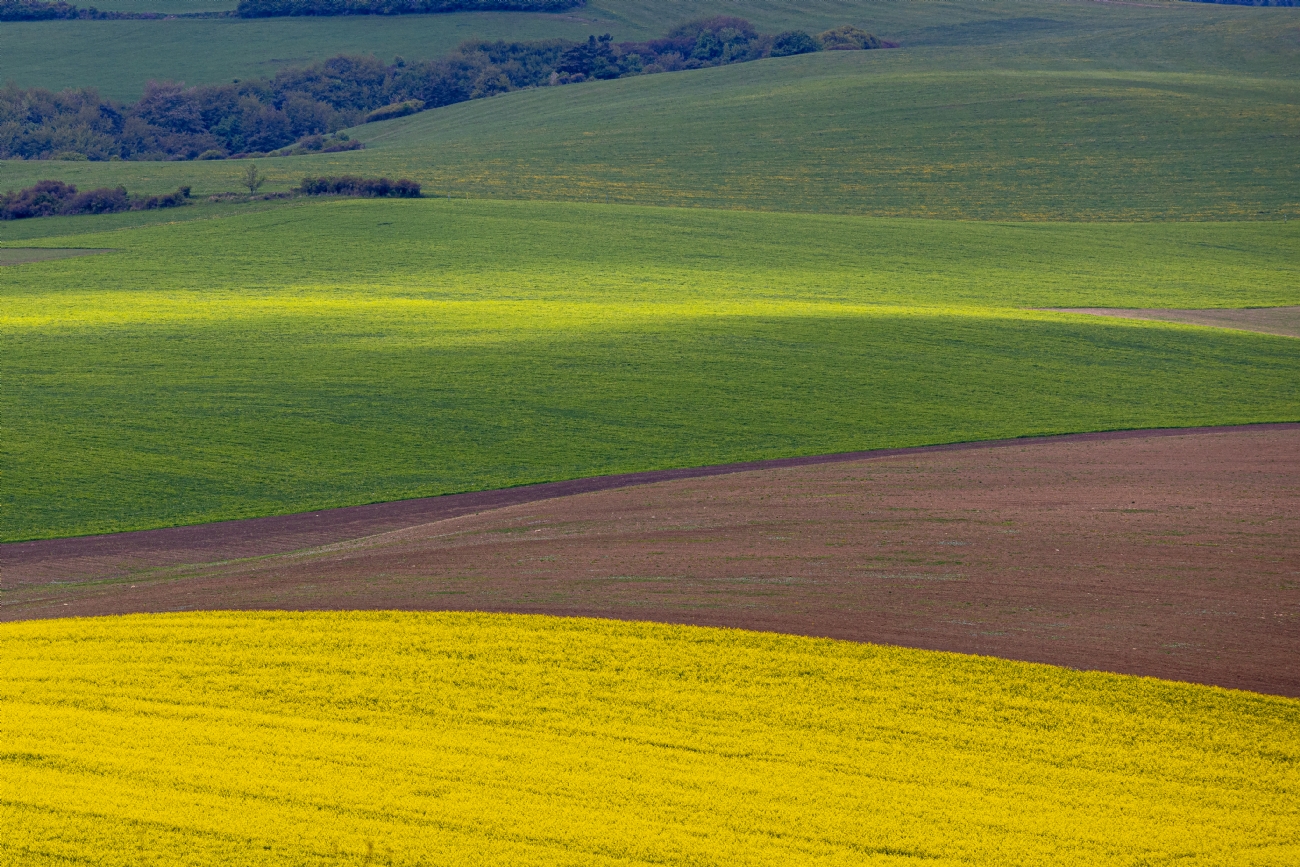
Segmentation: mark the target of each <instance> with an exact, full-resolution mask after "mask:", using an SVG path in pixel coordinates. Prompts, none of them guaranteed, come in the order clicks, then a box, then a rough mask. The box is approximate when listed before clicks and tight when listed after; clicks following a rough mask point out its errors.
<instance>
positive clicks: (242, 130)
mask: <svg viewBox="0 0 1300 867" xmlns="http://www.w3.org/2000/svg"><path fill="white" fill-rule="evenodd" d="M881 47H892V43H887V42H884V41H882V40H880V39H877V38H876V37H875V36H872V35H871V34H870V33H866V32H865V31H862V30H859V29H858V28H855V27H850V26H847V25H846V26H844V27H838V28H835V29H833V30H828V31H826V32H825V33H822V34H819V35H817V36H812V35H810V34H807V33H803V32H800V31H791V32H788V33H780V34H775V35H763V34H760V33H758V32H757V31H756V30H755V29H754V27H753V25H751V24H750V23H749V22H748V21H745V20H743V19H740V18H727V17H718V18H709V19H704V20H700V21H694V22H690V23H688V24H684V25H682V26H681V27H678V28H676V29H675V30H673V31H672V32H671V33H669V34H668V35H667V36H665V37H663V38H662V39H655V40H651V41H649V42H622V43H615V42H613V40H612V39H611V38H610V37H609V36H608V35H605V36H600V37H597V36H592V37H590V38H589V39H588V40H587V41H586V42H570V41H565V40H558V39H553V40H545V41H539V42H500V41H498V42H467V43H465V44H462V45H461V46H460V47H459V48H458V49H457V50H456V51H454V52H453V53H452V54H450V55H448V56H446V57H443V58H439V59H437V60H427V61H420V62H412V63H407V62H406V61H405V60H403V59H402V58H400V57H399V58H396V59H395V60H394V61H393V62H392V63H384V62H383V61H381V60H378V59H376V58H374V57H350V56H339V57H332V58H330V59H329V60H325V61H323V62H320V63H315V64H312V65H310V66H301V67H286V68H284V69H281V70H280V71H279V72H277V73H276V74H275V76H274V77H273V78H270V79H266V78H258V79H252V80H247V81H235V82H232V83H230V84H218V85H202V86H199V87H189V88H187V87H184V86H183V85H181V84H177V83H174V82H150V83H149V84H148V85H147V86H146V87H145V91H144V94H143V96H142V97H141V98H140V100H139V101H137V102H135V103H133V104H130V105H124V104H121V103H116V102H113V101H111V100H106V99H103V98H101V97H100V96H99V94H98V92H97V91H96V90H94V89H93V88H81V89H75V90H64V91H61V92H59V93H53V92H51V91H49V90H45V89H42V88H27V89H24V88H20V87H17V86H16V85H14V84H9V85H7V86H5V87H4V88H0V158H4V159H15V158H20V159H64V160H66V159H73V160H113V159H120V160H167V159H182V160H188V159H224V158H230V157H250V156H268V155H270V156H285V155H290V154H298V153H309V152H315V151H325V152H329V151H337V150H348V149H353V148H357V147H360V146H361V145H360V143H358V142H355V141H352V140H351V139H349V138H348V136H347V135H346V134H345V133H341V132H340V131H341V130H344V129H346V128H349V127H353V126H357V125H359V124H362V123H366V122H369V121H375V120H382V119H386V118H389V117H397V116H400V115H402V114H409V113H411V112H413V111H421V110H425V109H430V108H437V107H439V106H444V105H450V104H452V103H457V102H464V101H466V100H471V99H479V98H481V97H486V96H493V95H495V94H498V93H505V92H508V91H513V90H519V89H521V88H527V87H540V86H548V85H563V84H571V83H575V82H581V81H587V80H590V79H609V78H619V77H624V76H630V75H646V74H652V73H657V72H669V71H673V70H679V69H699V68H701V67H706V66H720V65H723V64H729V63H740V62H744V61H749V60H757V59H759V58H763V57H779V56H784V55H791V54H801V53H805V52H810V51H820V50H846V49H868V48H881Z"/></svg>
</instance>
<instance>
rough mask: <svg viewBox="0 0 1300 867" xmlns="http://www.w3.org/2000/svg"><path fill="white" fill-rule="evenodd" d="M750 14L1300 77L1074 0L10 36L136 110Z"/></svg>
mask: <svg viewBox="0 0 1300 867" xmlns="http://www.w3.org/2000/svg"><path fill="white" fill-rule="evenodd" d="M95 5H98V6H101V7H103V8H106V9H129V10H131V11H147V10H148V9H149V8H154V7H156V8H157V9H158V10H160V11H168V12H186V11H200V7H207V8H212V9H221V8H229V6H230V5H233V4H229V3H226V2H213V3H204V2H200V0H159V2H158V3H151V2H149V0H106V2H103V3H98V4H95ZM718 14H723V15H741V16H743V17H745V18H748V19H750V20H751V21H753V22H754V24H755V25H757V26H758V27H759V28H760V29H761V30H763V31H765V32H769V33H775V32H779V31H782V30H787V29H790V28H801V29H805V30H808V31H811V32H817V31H819V30H823V29H826V28H828V27H833V26H836V25H838V24H845V23H850V24H855V25H858V26H861V27H864V28H866V29H868V30H871V31H873V32H876V33H878V34H880V35H881V36H884V37H887V38H890V39H893V40H896V41H899V42H901V43H903V45H904V46H906V49H907V50H908V51H909V52H912V53H916V54H921V55H924V56H925V57H928V58H930V60H929V63H931V64H937V65H938V66H939V68H942V67H943V63H944V58H945V57H946V56H947V55H948V54H949V53H951V52H953V51H954V50H965V51H968V52H971V53H973V54H974V55H975V56H977V57H979V58H981V59H982V60H984V61H987V62H989V63H991V64H993V65H995V66H1002V67H1005V68H1029V69H1038V68H1058V69H1074V70H1079V69H1121V70H1134V69H1141V70H1151V71H1164V72H1198V73H1205V72H1211V73H1212V72H1231V73H1235V74H1249V75H1255V76H1262V77H1272V78H1295V77H1296V74H1297V70H1300V63H1297V56H1298V55H1300V38H1298V35H1300V13H1297V11H1296V10H1295V9H1285V8H1284V9H1274V8H1268V9H1263V8H1241V7H1236V8H1234V7H1223V6H1216V5H1211V4H1202V3H1184V2H1156V3H1150V4H1131V5H1122V4H1105V5H1103V4H1097V3H1088V2H1076V0H998V2H985V0H933V2H919V0H918V2H872V3H864V2H858V0H804V2H800V3H799V4H790V3H787V2H781V0H755V2H746V3H744V4H743V6H742V5H739V4H736V3H734V2H726V0H592V2H590V3H588V4H587V5H586V6H583V7H582V8H580V9H576V10H573V11H572V12H569V13H564V14H560V15H537V14H526V13H460V14H453V15H403V16H391V17H387V16H373V17H369V16H361V17H345V18H311V17H305V18H278V19H262V20H254V21H246V20H240V19H174V20H166V21H49V22H33V23H6V24H5V25H4V26H3V27H0V80H2V81H9V80H13V81H15V82H16V83H18V84H19V85H22V86H24V87H36V86H40V87H49V88H53V89H59V88H64V87H81V86H87V85H93V86H95V87H98V88H99V89H100V91H101V92H102V93H103V94H105V95H106V96H111V97H113V98H115V99H121V100H134V99H137V98H139V95H140V93H141V91H142V89H143V88H144V85H145V83H146V82H147V81H149V80H150V79H167V80H174V81H184V82H186V83H188V84H206V83H220V82H224V81H229V80H231V79H234V78H251V77H254V76H259V75H270V74H273V73H274V71H275V70H276V69H277V68H279V67H281V66H284V65H291V64H302V63H307V62H310V61H313V60H319V59H323V58H325V57H329V56H331V55H333V54H338V53H352V54H371V53H373V54H375V55H376V56H378V57H381V58H383V59H385V60H388V59H391V58H392V57H393V56H394V55H401V56H403V57H406V58H408V59H412V58H431V57H437V56H439V55H442V54H444V53H446V52H447V51H448V50H450V49H451V48H453V47H454V46H455V45H457V44H458V43H460V42H461V41H462V40H465V39H470V38H489V39H498V38H499V39H543V38H552V37H564V38H570V39H580V38H585V36H586V35H587V34H590V33H605V32H609V33H612V34H613V35H614V37H615V38H616V39H620V40H621V39H647V38H653V37H656V36H661V35H663V33H664V32H665V31H667V30H668V29H670V28H671V27H673V26H674V25H675V24H678V23H680V22H682V21H686V20H689V19H692V18H698V17H700V16H704V15H718Z"/></svg>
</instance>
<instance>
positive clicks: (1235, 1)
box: [1195, 0, 1300, 6]
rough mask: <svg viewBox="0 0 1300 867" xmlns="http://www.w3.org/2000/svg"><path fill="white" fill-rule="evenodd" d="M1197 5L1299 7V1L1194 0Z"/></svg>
mask: <svg viewBox="0 0 1300 867" xmlns="http://www.w3.org/2000/svg"><path fill="white" fill-rule="evenodd" d="M1195 2H1197V3H1219V4H1221V5H1224V6H1300V0H1195Z"/></svg>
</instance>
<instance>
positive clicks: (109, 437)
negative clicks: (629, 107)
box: [0, 200, 1300, 541]
mask: <svg viewBox="0 0 1300 867" xmlns="http://www.w3.org/2000/svg"><path fill="white" fill-rule="evenodd" d="M1297 231H1300V226H1293V225H1292V224H1283V223H1231V224H1143V225H1122V226H1115V225H1082V224H1033V225H1029V224H975V223H943V222H934V221H924V220H880V219H871V218H860V217H830V216H817V215H792V214H757V213H743V212H723V211H697V210H671V209H660V208H627V207H602V206H591V205H578V204H550V203H523V202H466V201H448V200H416V201H410V202H382V201H370V202H364V201H363V202H357V201H339V202H325V203H312V204H302V205H295V206H292V207H289V208H283V209H277V210H273V211H266V212H260V213H251V214H242V215H239V216H231V217H227V218H222V219H213V220H200V221H193V222H186V223H178V224H174V225H159V226H145V227H139V228H135V229H131V230H127V231H116V232H107V233H102V234H97V235H79V236H70V237H65V238H60V239H46V240H45V241H42V242H41V243H42V244H50V245H56V246H69V245H74V244H84V245H85V246H87V247H95V248H104V247H110V246H111V247H115V248H117V249H119V250H120V251H121V252H118V253H113V254H108V255H104V256H91V257H81V258H77V259H64V260H59V261H47V262H38V263H32V264H27V265H21V266H15V267H7V268H4V269H0V294H2V295H3V297H4V299H5V306H4V314H3V318H2V319H0V329H3V332H4V335H5V340H4V342H3V345H2V346H0V356H2V357H3V361H4V364H5V367H6V369H7V370H8V371H9V372H10V374H11V378H10V380H9V381H10V383H11V387H10V388H8V389H6V390H5V392H4V395H3V400H4V401H5V410H6V411H5V413H4V425H5V433H6V437H5V442H4V450H5V454H6V459H7V462H8V464H9V467H10V468H11V469H10V470H9V472H8V473H7V479H6V486H5V489H4V492H3V494H2V495H0V496H3V504H4V506H5V509H4V515H3V519H2V521H0V527H2V528H3V529H2V532H0V536H2V537H3V538H4V539H6V540H10V541H12V540H19V539H31V538H41V537H47V538H48V537H54V536H70V535H86V534H92V533H104V532H113V531H119V530H129V529H143V528H148V527H159V526H174V525H179V524H198V523H206V522H209V521H214V520H225V519H231V518H240V517H252V516H257V515H269V514H287V513H293V512H300V511H307V510H312V509H321V508H328V507H333V506H344V505H352V504H357V503H367V502H382V501H388V500H396V499H407V498H412V497H420V496H432V495H437V494H442V493H449V492H454V491H469V490H485V489H493V488H503V487H510V486H515V485H521V484H528V483H533V482H541V481H547V480H554V479H572V478H583V477H587V476H592V475H607V474H612V473H621V472H633V471H641V470H650V469H659V468H669V467H687V466H702V465H711V464H717V463H724V462H733V461H745V460H756V459H763V458H772V457H786V456H791V455H799V454H824V453H830V452H845V451H858V450H864V449H871V448H881V447H895V446H910V445H923V444H928V443H941V442H954V441H961V440H989V439H1001V438H1006V437H1014V436H1024V435H1035V434H1051V433H1067V432H1074V431H1087V430H1106V429H1124V428H1143V427H1183V426H1191V425H1207V424H1213V425H1219V424H1239V423H1249V422H1276V421H1294V420H1297V418H1300V407H1298V406H1297V403H1296V399H1295V392H1294V382H1295V380H1296V379H1297V377H1298V376H1300V370H1298V369H1297V365H1300V352H1298V351H1297V347H1296V346H1295V343H1294V340H1289V339H1287V338H1278V337H1269V336H1266V335H1251V334H1244V333H1238V332H1222V331H1217V330H1214V329H1201V328H1192V327H1186V326H1177V325H1165V324H1161V323H1146V322H1130V321H1120V320H1101V319H1099V318H1097V317H1089V316H1084V315H1072V314H1060V313H1050V312H1042V311H1031V310H1024V309H1019V308H1022V307H1037V306H1070V307H1075V306H1145V307H1149V306H1176V307H1196V306H1214V305H1223V304H1231V305H1233V306H1257V305H1269V304H1295V303H1296V301H1297V300H1298V299H1297V295H1296V293H1297V289H1296V287H1297V286H1298V285H1300V284H1298V283H1296V282H1295V279H1294V275H1295V272H1296V266H1295V258H1294V254H1293V250H1294V239H1295V238H1296V237H1297ZM28 243H29V244H30V243H31V242H28Z"/></svg>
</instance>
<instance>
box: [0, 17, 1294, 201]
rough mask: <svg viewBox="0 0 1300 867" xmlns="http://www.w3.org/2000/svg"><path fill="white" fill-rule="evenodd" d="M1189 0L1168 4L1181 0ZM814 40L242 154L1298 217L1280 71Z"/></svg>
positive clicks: (544, 177)
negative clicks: (1099, 66)
mask: <svg viewBox="0 0 1300 867" xmlns="http://www.w3.org/2000/svg"><path fill="white" fill-rule="evenodd" d="M1189 5H1190V4H1189ZM936 59H937V56H933V55H932V56H928V57H927V56H922V55H920V54H911V53H908V52H901V51H900V52H891V51H870V52H824V53H821V54H815V55H806V56H803V57H792V58H780V59H774V60H765V61H758V62H754V63H745V64H738V65H736V66H730V67H723V68H718V69H708V70H699V71H695V72H688V73H669V74H662V75H651V76H643V77H639V78H632V79H625V80H621V81H612V82H596V83H591V84H579V85H570V86H566V87H557V88H539V89H536V90H532V91H524V92H517V93H512V94H506V95H503V96H499V97H495V98H492V99H484V100H475V101H472V102H467V103H461V104H459V105H453V106H449V107H447V108H442V109H437V110H434V111H429V112H424V113H421V114H417V115H413V116H411V117H407V118H402V119H400V120H395V121H387V122H384V123H379V124H371V125H367V126H364V127H361V128H359V129H358V130H354V133H353V134H354V135H355V136H356V137H358V138H361V139H363V140H365V141H366V143H367V149H366V150H363V151H350V152H344V153H340V154H324V155H314V156H303V157H283V158H275V159H264V160H261V161H260V163H259V164H260V168H261V169H262V170H263V171H264V172H265V174H266V175H267V176H268V177H269V178H270V183H269V185H268V187H267V189H288V188H289V187H291V186H294V185H296V184H297V183H298V181H299V180H301V178H302V177H303V176H304V175H313V176H315V175H323V174H361V175H366V176H379V175H383V176H388V177H390V178H398V177H409V178H412V179H414V180H417V181H420V182H422V183H423V184H424V186H425V190H426V192H427V193H429V194H433V195H451V196H455V197H474V198H525V199H550V200H554V199H561V200H578V201H594V202H600V203H604V202H623V203H636V204H658V205H675V206H705V207H723V208H747V209H763V210H782V211H812V212H832V213H859V214H873V215H878V216H924V217H941V218H948V219H951V218H959V219H1012V220H1023V219H1032V220H1042V219H1056V220H1061V219H1065V220H1075V219H1087V220H1133V219H1140V220H1147V219H1197V220H1206V219H1233V220H1236V219H1279V218H1283V217H1287V216H1290V217H1300V163H1298V162H1297V161H1296V159H1295V158H1294V157H1295V154H1294V142H1295V141H1296V140H1297V139H1298V138H1300V81H1297V80H1280V79H1268V78H1253V77H1246V76H1232V75H1192V74H1186V73H1169V72H1098V71H1092V70H1083V71H1061V70H1036V71H1007V70H1003V69H997V68H988V65H987V63H983V62H977V61H976V60H973V59H971V58H967V59H966V61H964V65H963V63H958V62H957V60H956V59H954V58H951V57H950V58H948V60H947V61H946V66H947V68H946V71H936V70H934V69H931V68H930V65H931V61H934V60H936ZM244 168H245V164H243V163H241V162H229V161H209V162H166V163H149V162H136V163H132V162H114V163H108V162H100V163H89V162H79V163H72V162H67V163H59V162H48V161H28V162H22V161H10V162H5V163H0V169H2V170H3V172H4V174H3V183H4V185H6V186H8V187H14V188H18V187H25V186H29V185H30V184H32V183H34V182H36V181H37V180H40V179H42V178H46V177H58V178H59V179H61V180H65V181H68V182H71V183H76V184H78V185H79V186H80V187H82V188H89V187H97V186H116V185H118V184H124V185H125V186H126V187H127V189H129V190H130V191H131V192H133V193H153V194H157V193H163V192H170V191H172V190H174V189H176V187H178V186H181V185H188V186H193V187H194V189H195V192H196V194H198V195H203V194H210V193H217V192H222V191H228V190H236V189H238V188H239V178H240V176H241V174H242V172H243V170H244Z"/></svg>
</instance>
